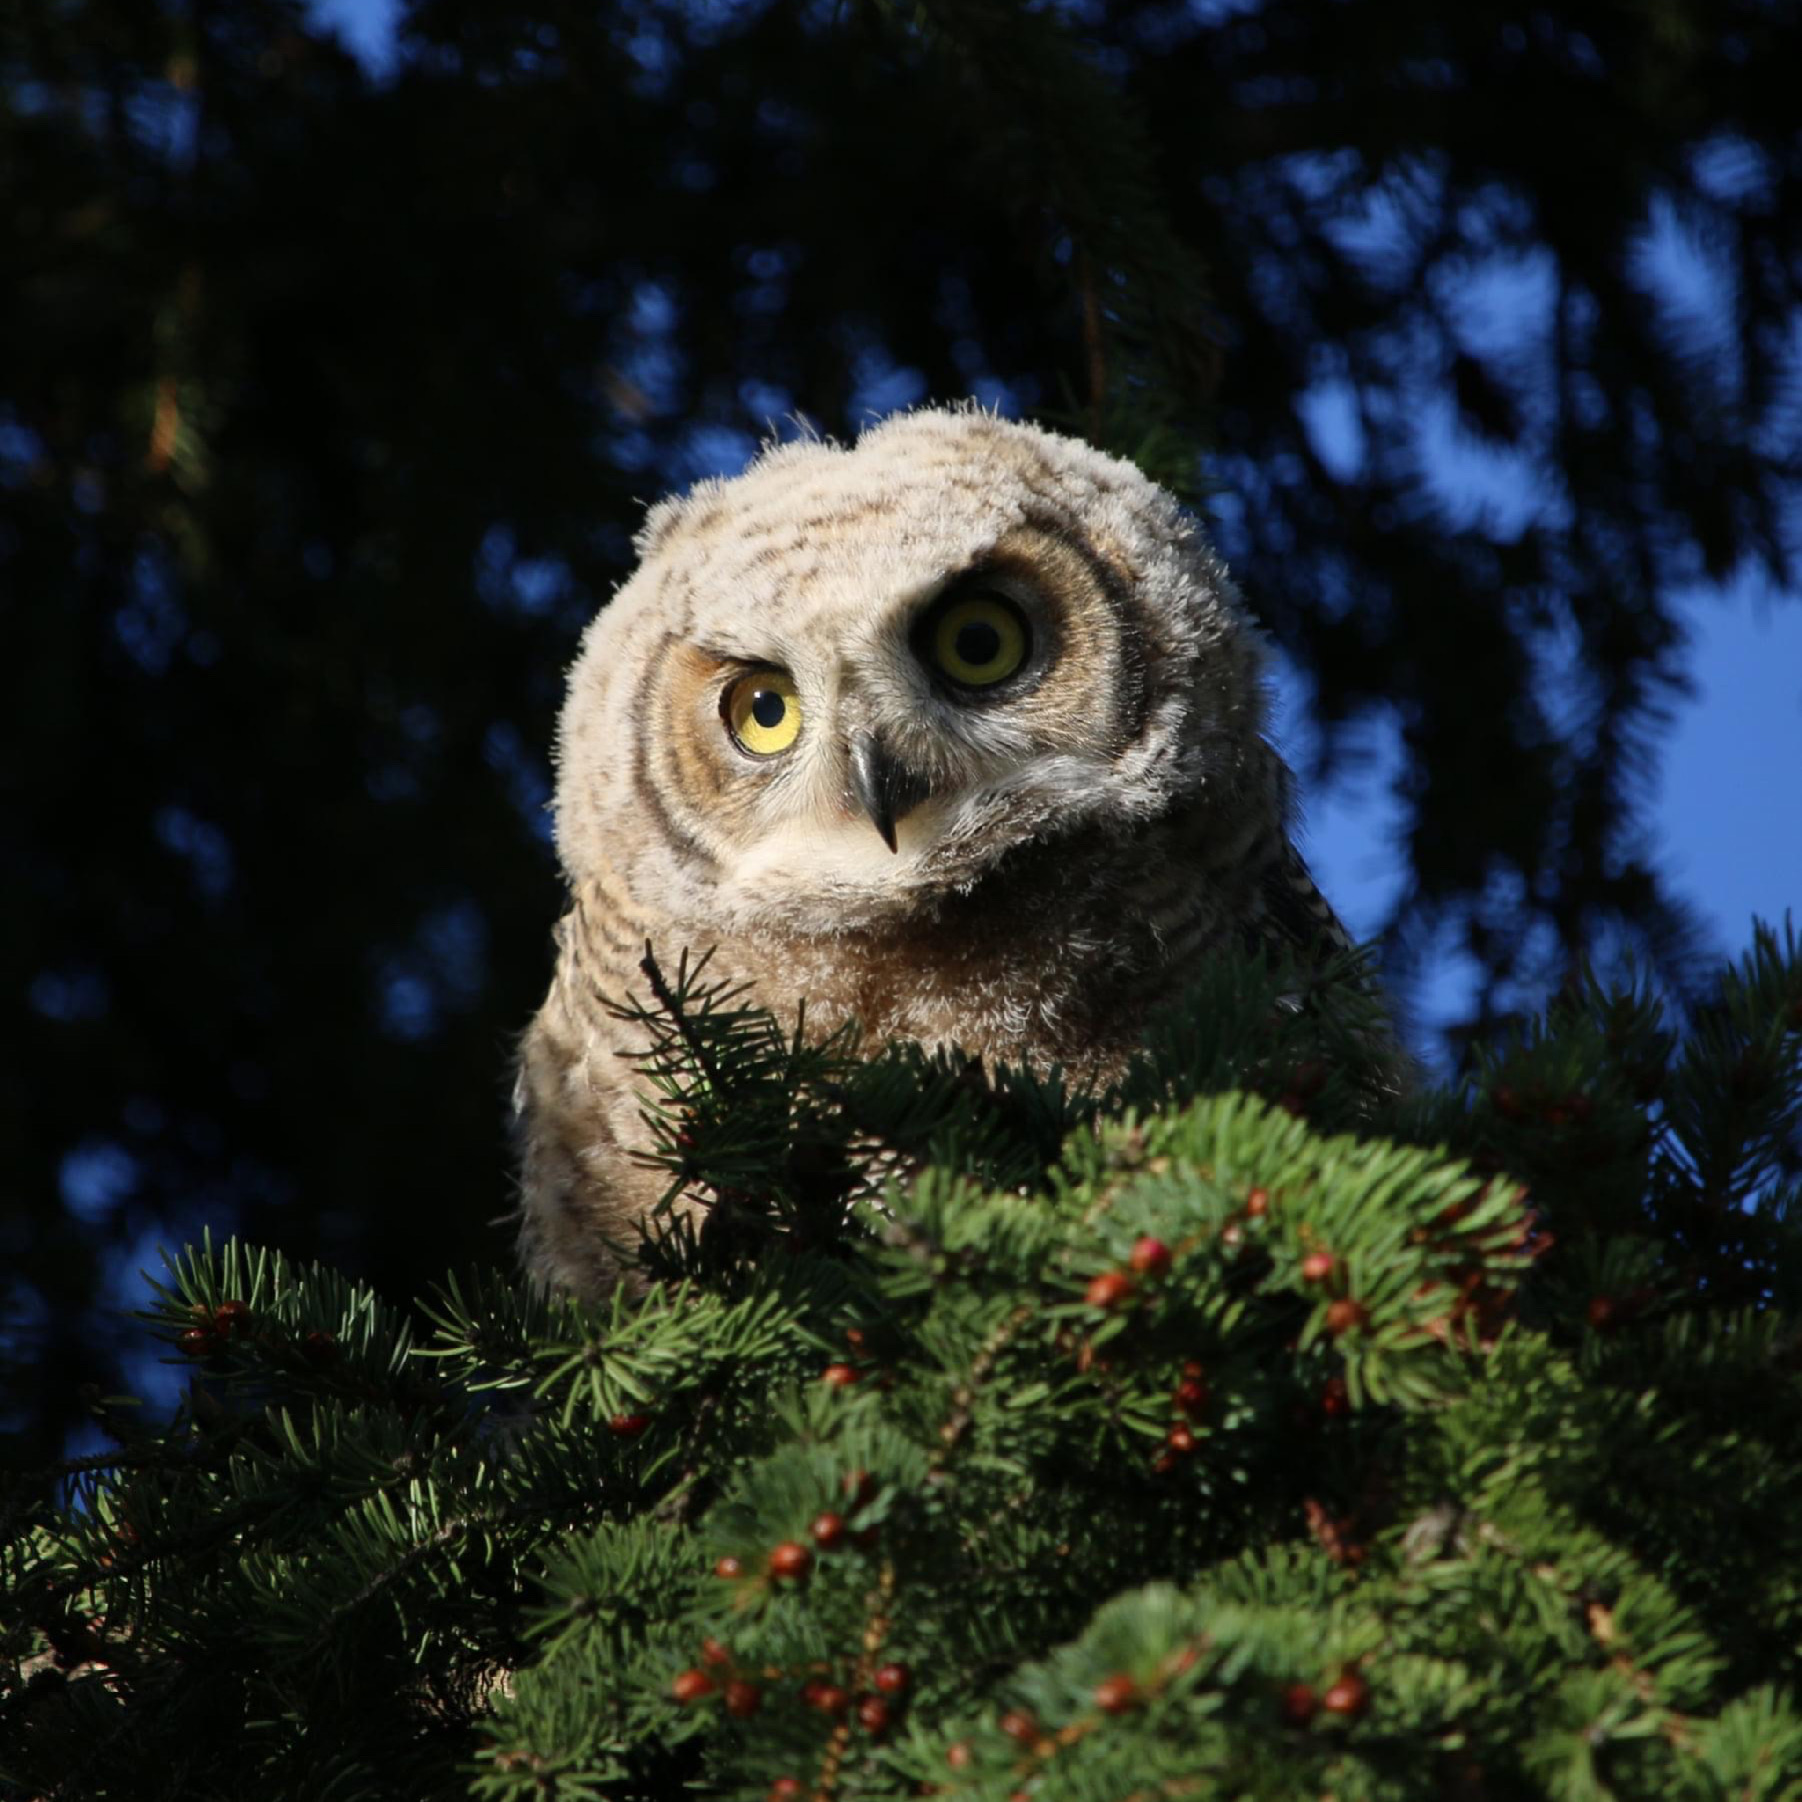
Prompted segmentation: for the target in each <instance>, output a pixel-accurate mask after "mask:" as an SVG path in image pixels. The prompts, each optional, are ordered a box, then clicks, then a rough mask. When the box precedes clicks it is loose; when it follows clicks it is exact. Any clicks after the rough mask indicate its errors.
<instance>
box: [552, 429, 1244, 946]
mask: <svg viewBox="0 0 1802 1802" xmlns="http://www.w3.org/2000/svg"><path fill="white" fill-rule="evenodd" d="M637 548H638V552H639V558H640V561H639V565H638V568H637V570H636V571H635V572H634V574H633V575H632V577H631V578H630V580H629V581H627V582H626V583H625V584H624V586H623V587H622V588H621V589H620V590H619V592H618V593H617V594H616V595H615V596H614V597H613V599H612V600H611V601H610V602H609V603H608V605H607V606H606V607H605V608H604V609H603V610H602V612H601V613H600V615H599V616H598V617H597V618H596V619H595V621H594V623H593V624H592V626H591V627H590V628H589V630H588V632H587V634H586V635H585V637H584V639H583V642H582V647H581V652H580V655H579V656H578V658H577V661H576V663H575V666H574V668H573V669H572V671H571V673H570V679H569V693H568V699H567V702H566V705H565V707H564V711H563V716H562V722H561V728H560V734H559V746H558V787H557V835H558V846H559V850H560V852H561V855H562V857H563V860H564V863H565V866H566V868H567V869H568V871H569V873H570V875H571V877H572V879H574V880H575V881H577V882H578V883H579V882H581V881H583V880H584V879H585V878H588V877H590V876H593V875H595V874H597V873H598V871H599V867H600V866H601V865H602V864H603V863H604V864H605V865H606V866H607V867H609V868H610V869H611V870H613V871H614V872H615V873H616V874H617V875H619V876H622V877H624V879H625V880H626V881H627V883H628V885H629V886H630V888H631V889H632V890H633V891H634V892H636V893H639V894H646V893H656V894H658V895H659V897H660V899H661V902H662V905H663V906H665V907H666V908H667V909H668V910H669V911H670V912H671V914H672V915H673V916H674V917H675V918H677V919H678V920H685V921H692V922H694V923H696V924H698V925H710V926H712V927H714V928H716V929H720V930H747V929H749V930H756V929H758V928H766V927H767V928H775V929H779V930H781V931H782V932H784V933H795V932H802V933H834V932H840V931H845V930H851V929H858V930H862V929H871V928H878V927H880V926H881V924H882V923H883V922H884V921H892V920H897V919H901V918H906V919H908V920H910V921H917V920H918V919H919V918H920V917H921V915H922V912H923V911H924V912H926V913H928V914H929V913H930V911H931V909H932V908H933V907H934V905H935V904H936V903H938V902H939V901H941V900H942V899H943V898H945V897H947V896H950V895H953V894H959V893H967V892H968V891H970V890H972V889H974V888H975V887H976V886H977V885H978V884H980V883H982V882H984V880H985V879H986V878H987V877H988V876H989V875H990V874H991V873H992V872H994V871H995V870H996V869H997V868H999V867H1000V866H1002V865H1003V864H1005V862H1006V861H1007V860H1008V859H1009V857H1010V855H1013V854H1016V853H1018V852H1020V851H1022V850H1023V849H1024V848H1025V847H1028V846H1040V847H1043V846H1045V845H1047V844H1051V843H1054V842H1055V841H1056V840H1058V839H1059V838H1061V837H1066V836H1073V835H1076V834H1079V833H1081V834H1085V835H1088V836H1090V837H1091V838H1092V836H1093V835H1094V834H1095V833H1096V832H1099V833H1101V834H1102V835H1104V836H1106V837H1111V838H1115V839H1125V838H1130V837H1131V836H1132V835H1134V834H1135V833H1143V831H1144V829H1145V828H1146V826H1147V825H1148V823H1151V822H1155V821H1157V820H1159V819H1160V818H1163V817H1165V816H1167V815H1169V814H1170V813H1171V812H1172V811H1173V810H1175V809H1179V808H1180V809H1184V810H1188V811H1191V812H1192V811H1193V810H1195V809H1202V810H1204V811H1206V810H1210V809H1212V810H1217V811H1219V812H1220V814H1221V817H1222V818H1223V819H1227V818H1230V817H1232V814H1233V810H1234V808H1235V806H1236V805H1238V804H1239V803H1240V802H1241V801H1242V799H1243V795H1244V792H1245V791H1246V790H1247V788H1248V787H1249V786H1250V785H1251V784H1252V783H1253V782H1254V781H1255V779H1256V774H1255V772H1254V770H1253V769H1252V768H1251V767H1250V763H1251V761H1252V759H1251V758H1250V755H1249V753H1250V751H1251V748H1253V747H1256V746H1258V745H1259V744H1260V733H1261V730H1262V726H1263V723H1264V709H1265V700H1264V694H1263V686H1262V680H1261V647H1260V643H1259V640H1258V638H1257V635H1256V633H1255V631H1254V630H1253V629H1252V627H1251V626H1250V625H1249V623H1248V621H1247V620H1246V618H1245V615H1244V613H1243V610H1242V608H1241V606H1240V604H1239V602H1238V599H1237V596H1236V594H1235V592H1234V590H1233V588H1232V585H1231V582H1230V580H1229V578H1228V576H1227V574H1226V571H1225V569H1224V568H1223V566H1222V565H1221V563H1220V562H1219V560H1218V559H1217V558H1216V557H1215V555H1214V554H1213V552H1212V551H1211V550H1210V548H1209V547H1208V545H1207V544H1206V542H1205V541H1204V539H1203V538H1202V536H1201V534H1200V532H1199V530H1198V529H1197V527H1196V525H1195V524H1194V522H1193V521H1192V520H1191V519H1190V518H1188V517H1187V516H1186V515H1185V514H1184V513H1183V512H1182V510H1181V509H1180V508H1179V507H1178V505H1177V504H1176V502H1175V501H1174V500H1173V499H1172V498H1171V497H1170V496H1169V495H1168V494H1166V493H1165V492H1164V491H1163V490H1162V489H1160V488H1158V487H1157V486H1156V485H1155V484H1154V483H1152V482H1150V481H1148V480H1147V479H1146V478H1145V477H1144V476H1143V475H1142V474H1141V473H1140V472H1139V471H1138V470H1136V469H1135V468H1133V467H1132V466H1131V465H1130V464H1127V463H1124V462H1121V461H1119V460H1118V459H1116V458H1113V457H1109V456H1105V455H1103V454H1102V453H1101V452H1099V451H1097V450H1094V449H1092V448H1091V447H1089V446H1088V445H1085V444H1082V443H1080V442H1078V441H1076V440H1074V439H1070V438H1066V437H1061V436H1058V435H1056V434H1054V433H1051V432H1047V431H1043V430H1040V429H1038V428H1035V427H1032V426H1026V425H1017V424H1013V423H1011V422H1008V421H1005V420H1002V419H999V418H996V417H994V416H993V415H991V414H988V413H985V412H981V411H978V410H974V409H967V410H952V411H946V410H937V409H932V410H922V411H918V412H912V413H906V414H902V415H899V416H896V417H893V418H891V419H889V420H887V421H885V422H883V423H882V424H880V425H878V426H875V427H874V428H872V429H871V430H869V431H866V432H865V433H864V434H863V435H862V436H861V437H860V438H859V439H858V440H857V442H856V444H855V445H853V446H851V447H849V448H845V447H841V446H838V445H835V444H830V443H822V442H817V441H816V442H802V443H794V444H788V445H784V446H781V447H780V448H776V449H771V450H768V451H766V452H765V453H764V454H763V455H762V456H761V457H759V458H758V459H757V461H756V462H754V463H753V464H752V465H751V466H750V467H749V468H748V469H747V470H746V471H745V472H744V474H742V475H740V476H738V477H736V478H735V479H733V480H731V481H709V482H703V483H701V484H700V485H699V486H698V487H696V488H695V489H694V490H693V491H692V492H690V493H689V494H687V495H685V496H682V497H680V498H677V499H672V500H666V501H663V502H661V503H660V504H659V505H657V506H655V507H654V508H652V509H651V512H650V514H649V515H648V517H647V519H646V521H645V525H644V529H643V531H642V532H641V533H640V535H639V538H638V541H637ZM653 885H654V886H653Z"/></svg>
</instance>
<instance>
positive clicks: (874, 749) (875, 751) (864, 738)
mask: <svg viewBox="0 0 1802 1802" xmlns="http://www.w3.org/2000/svg"><path fill="white" fill-rule="evenodd" d="M930 792H931V791H930V789H929V788H928V787H927V783H926V778H925V777H924V776H922V775H920V774H919V773H918V772H917V771H914V770H910V769H909V768H908V767H907V765H906V764H904V763H903V762H902V761H901V760H900V759H899V758H898V757H895V756H894V755H893V754H892V753H891V752H890V751H889V750H888V749H887V747H886V746H884V744H883V743H882V741H881V740H880V739H879V738H877V737H876V735H875V734H874V733H872V732H860V733H858V735H857V736H856V737H855V738H853V739H852V740H851V793H852V794H853V795H854V796H856V798H857V804H858V806H859V807H861V808H862V809H863V810H864V812H865V813H867V814H868V815H869V816H870V824H871V825H872V826H874V827H875V828H876V830H877V831H878V832H880V833H881V834H882V842H883V843H884V844H885V845H887V846H888V848H889V849H890V850H891V851H898V850H899V849H900V846H899V845H897V844H896V843H895V822H896V821H897V820H899V819H901V818H902V817H903V816H905V815H906V814H907V813H908V812H909V811H910V810H911V809H913V808H915V807H917V806H919V804H920V803H921V802H922V801H924V800H925V799H926V797H927V795H928V794H929V793H930Z"/></svg>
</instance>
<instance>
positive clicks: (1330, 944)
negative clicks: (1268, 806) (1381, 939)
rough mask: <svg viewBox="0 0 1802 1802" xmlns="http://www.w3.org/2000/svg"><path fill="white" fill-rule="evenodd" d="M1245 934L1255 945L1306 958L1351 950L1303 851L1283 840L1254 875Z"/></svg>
mask: <svg viewBox="0 0 1802 1802" xmlns="http://www.w3.org/2000/svg"><path fill="white" fill-rule="evenodd" d="M1246 938H1247V940H1248V941H1249V943H1250V945H1251V948H1252V949H1254V950H1259V951H1267V952H1275V951H1282V950H1292V951H1296V952H1299V953H1300V954H1301V958H1302V960H1303V962H1306V963H1325V962H1327V961H1329V960H1330V959H1332V958H1335V957H1340V956H1343V955H1344V954H1345V953H1346V952H1348V951H1351V950H1353V949H1355V947H1354V945H1353V943H1352V938H1351V934H1350V933H1348V932H1347V931H1346V930H1345V928H1344V927H1343V926H1342V925H1341V924H1340V923H1339V916H1338V915H1337V914H1336V913H1334V912H1333V909H1332V906H1331V904H1330V903H1329V902H1328V901H1327V898H1326V897H1325V896H1324V895H1323V894H1321V892H1320V890H1319V888H1318V886H1316V884H1315V881H1314V878H1313V876H1312V875H1311V874H1310V873H1309V870H1308V866H1307V864H1306V863H1305V862H1303V861H1302V856H1301V853H1300V852H1299V851H1297V850H1296V849H1295V847H1294V846H1293V845H1287V844H1286V845H1284V846H1283V847H1282V849H1281V850H1280V851H1279V852H1278V853H1277V854H1276V855H1275V856H1274V857H1273V858H1271V859H1270V861H1269V863H1268V864H1267V865H1266V866H1265V869H1264V873H1263V875H1262V876H1260V877H1259V879H1258V883H1257V887H1256V889H1255V890H1254V891H1253V895H1252V905H1251V912H1250V916H1249V917H1248V919H1247V921H1246Z"/></svg>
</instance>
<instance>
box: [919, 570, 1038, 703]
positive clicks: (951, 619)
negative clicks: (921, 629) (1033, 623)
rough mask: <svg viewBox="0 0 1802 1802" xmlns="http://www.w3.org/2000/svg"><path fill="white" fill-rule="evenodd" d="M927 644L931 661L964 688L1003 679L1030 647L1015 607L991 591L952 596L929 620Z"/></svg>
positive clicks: (1019, 662) (1027, 635)
mask: <svg viewBox="0 0 1802 1802" xmlns="http://www.w3.org/2000/svg"><path fill="white" fill-rule="evenodd" d="M928 643H929V645H930V647H931V651H932V660H933V662H935V663H936V664H937V665H938V666H939V668H940V669H941V670H943V671H944V673H945V674H946V675H947V676H949V677H950V678H951V680H952V681H953V682H959V683H962V684H963V686H964V687H966V688H992V687H993V686H994V685H995V684H996V683H997V682H1005V681H1006V680H1007V678H1008V677H1009V676H1011V675H1012V674H1013V673H1014V671H1015V670H1017V669H1018V668H1019V667H1020V665H1021V664H1023V663H1024V662H1025V661H1026V653H1027V652H1028V651H1029V650H1031V648H1032V639H1031V637H1030V634H1029V629H1028V627H1027V624H1026V621H1025V619H1024V617H1023V616H1022V615H1021V612H1020V610H1019V608H1018V607H1016V606H1015V605H1014V604H1013V602H1012V601H1008V600H1004V599H1003V598H1002V597H1001V596H1000V595H998V594H994V593H988V594H972V595H969V596H967V597H966V598H964V599H963V600H956V601H953V602H952V603H951V605H950V606H949V607H947V608H945V609H944V611H943V612H941V613H940V614H939V615H938V617H937V618H936V619H934V620H933V622H932V630H931V636H930V638H929V640H928Z"/></svg>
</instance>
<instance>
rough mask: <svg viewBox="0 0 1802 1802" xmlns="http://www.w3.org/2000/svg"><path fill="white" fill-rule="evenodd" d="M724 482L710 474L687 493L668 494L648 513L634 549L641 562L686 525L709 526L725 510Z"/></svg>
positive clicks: (639, 530)
mask: <svg viewBox="0 0 1802 1802" xmlns="http://www.w3.org/2000/svg"><path fill="white" fill-rule="evenodd" d="M724 486H725V484H724V483H722V482H719V481H715V480H713V479H711V478H709V479H708V480H707V481H705V482H697V483H696V484H695V485H694V487H692V488H691V489H689V491H688V492H687V493H686V494H671V495H666V496H665V497H664V498H663V499H662V500H660V501H658V502H657V503H656V505H655V506H653V507H652V508H651V509H650V510H649V511H648V512H647V513H646V514H645V516H644V524H643V525H641V526H640V527H639V528H638V530H637V532H636V533H635V534H634V535H633V538H632V549H633V550H634V551H635V552H636V553H637V556H638V560H639V562H641V563H642V562H643V561H644V560H645V558H647V557H650V556H653V555H654V554H655V553H656V552H658V551H660V550H662V549H663V547H664V546H665V545H666V544H668V543H669V541H670V540H671V539H672V538H674V537H675V536H676V534H677V533H678V532H679V531H681V530H682V529H683V528H684V527H685V526H693V527H705V526H706V524H707V523H708V520H709V519H710V518H711V517H714V516H717V515H718V514H719V513H720V512H721V510H722V509H721V507H720V504H719V494H720V490H721V489H722V488H723V487H724Z"/></svg>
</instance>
